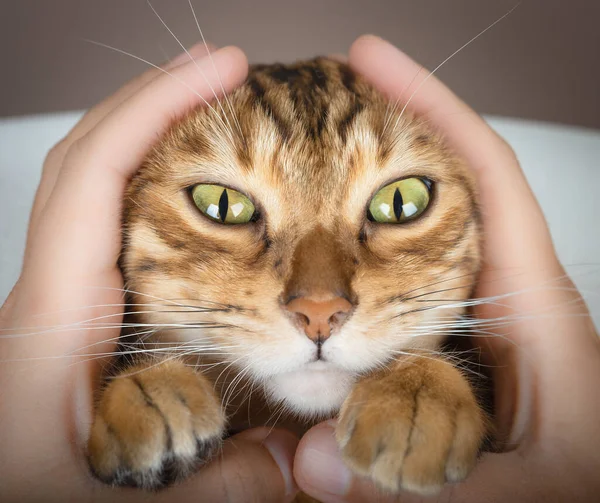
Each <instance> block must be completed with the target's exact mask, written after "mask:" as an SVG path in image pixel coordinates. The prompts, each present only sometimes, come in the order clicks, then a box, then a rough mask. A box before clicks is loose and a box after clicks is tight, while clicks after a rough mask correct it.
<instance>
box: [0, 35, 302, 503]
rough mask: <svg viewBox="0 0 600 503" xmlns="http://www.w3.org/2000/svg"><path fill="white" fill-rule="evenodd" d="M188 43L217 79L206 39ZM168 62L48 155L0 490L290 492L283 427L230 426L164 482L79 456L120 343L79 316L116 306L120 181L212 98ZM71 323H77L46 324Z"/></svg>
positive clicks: (195, 75)
mask: <svg viewBox="0 0 600 503" xmlns="http://www.w3.org/2000/svg"><path fill="white" fill-rule="evenodd" d="M190 53H191V54H192V55H193V56H194V58H197V63H198V66H199V67H200V68H201V69H202V70H203V73H204V74H205V75H206V76H207V77H208V79H209V81H210V83H211V86H212V88H213V89H220V84H219V81H218V79H217V77H216V75H215V73H214V71H213V68H212V63H211V62H210V60H209V59H208V58H206V57H205V56H206V51H205V49H204V47H203V46H196V47H194V48H192V49H191V50H190ZM213 59H214V62H215V65H216V67H217V69H218V73H219V75H220V77H221V78H222V80H223V85H224V87H225V90H226V91H229V90H231V89H233V88H235V87H236V86H238V85H239V84H241V83H242V82H243V81H244V79H245V77H246V73H247V66H248V65H247V61H246V58H245V56H244V54H243V53H242V52H241V51H240V50H239V49H236V48H224V49H221V50H219V51H216V52H214V53H213ZM166 70H167V71H169V72H170V73H171V74H172V75H173V76H174V77H175V78H172V77H171V76H168V75H166V74H164V73H163V72H161V71H159V70H151V71H149V72H146V73H145V74H143V75H142V76H140V77H138V78H137V79H135V80H134V81H132V82H130V83H129V84H127V85H126V86H125V87H123V88H122V89H120V90H119V91H118V92H117V93H115V94H114V95H113V96H111V97H110V98H108V99H106V100H105V101H103V102H102V103H100V104H99V105H97V106H96V107H94V108H93V109H91V110H90V111H89V112H88V113H87V114H86V115H85V117H84V118H83V119H82V120H81V121H80V122H79V124H77V125H76V126H75V128H74V129H73V130H72V131H71V132H70V133H69V134H68V135H67V137H66V138H65V139H64V140H63V141H61V142H60V143H59V144H58V145H57V146H56V147H54V148H53V149H52V151H51V152H50V153H49V154H48V157H47V159H46V161H45V163H44V168H43V173H42V179H41V183H40V186H39V189H38V191H37V194H36V198H35V203H34V207H33V211H32V214H31V220H30V226H29V233H28V238H27V246H26V252H25V258H24V266H23V270H22V273H21V276H20V278H19V280H18V282H17V284H16V285H15V288H14V289H13V291H12V293H11V295H10V296H9V298H8V299H7V301H6V303H5V305H4V306H3V307H2V310H1V311H0V330H1V331H0V361H1V362H2V364H1V365H0V383H1V385H0V390H1V391H0V446H2V447H1V448H0V473H1V474H2V476H1V479H2V482H1V483H0V501H7V502H8V501H98V502H101V501H110V502H112V503H117V502H119V501H128V502H129V501H199V500H201V501H235V502H242V503H243V502H244V501H261V502H262V501H264V502H277V503H279V502H282V501H283V502H285V501H291V500H292V499H293V497H294V494H295V493H296V487H295V485H294V483H293V478H292V475H291V470H292V468H291V467H292V459H293V454H294V451H295V448H296V446H297V443H298V440H297V438H296V437H294V436H293V435H292V434H291V433H288V432H285V431H281V430H273V431H270V430H268V429H266V428H264V429H255V430H249V431H246V432H243V433H241V434H239V435H236V436H234V437H232V438H231V439H229V440H227V441H226V442H225V444H224V446H223V449H222V453H221V455H220V456H218V457H217V458H216V459H215V461H214V462H213V463H211V464H210V465H209V466H207V467H205V468H204V469H203V470H201V471H200V472H199V473H197V474H196V475H195V476H193V477H191V478H190V479H188V480H186V481H184V482H183V483H181V484H178V485H177V486H175V487H173V488H171V489H169V490H168V491H164V492H161V493H145V492H143V491H139V490H132V489H123V488H116V489H113V488H109V487H108V486H105V485H104V484H102V483H101V482H99V481H97V480H96V479H94V478H93V477H92V475H91V474H90V472H89V469H88V467H87V464H86V461H85V456H84V448H83V446H84V445H85V441H86V439H87V436H88V431H89V427H90V425H91V422H92V414H93V394H94V389H95V388H96V387H97V385H98V383H99V380H100V372H101V366H100V361H101V359H102V358H101V357H102V356H103V355H105V354H110V353H111V352H112V351H113V350H114V348H115V341H116V338H118V336H119V329H118V328H114V329H102V330H93V329H92V328H90V326H89V325H88V327H82V326H81V322H82V321H84V320H91V319H93V318H98V317H100V316H107V318H102V319H103V320H105V321H111V322H115V323H119V322H120V319H121V311H122V302H123V296H122V287H123V281H122V277H121V274H120V271H119V268H118V266H117V259H118V255H119V250H120V247H121V242H120V223H121V222H120V214H121V199H122V197H123V191H124V189H125V187H126V184H127V181H128V179H129V178H130V177H131V175H132V174H133V173H134V171H135V170H136V168H137V167H138V166H139V165H140V164H141V162H142V160H143V158H144V156H145V155H146V154H147V152H148V150H149V149H150V147H151V145H152V144H153V143H154V142H155V141H156V140H157V139H158V138H159V137H160V135H161V133H162V132H163V131H165V130H166V128H167V127H168V126H169V124H170V123H171V121H172V120H173V118H174V117H177V116H181V115H182V114H184V113H185V112H186V111H187V110H189V109H190V108H192V107H194V106H197V105H199V104H202V102H203V101H202V99H201V98H200V97H199V96H198V95H197V94H199V95H201V96H204V97H205V99H206V100H212V98H213V94H212V91H211V90H210V87H209V86H208V84H207V82H206V81H205V79H204V78H203V77H202V75H201V73H200V72H199V71H198V68H197V67H196V65H195V64H194V63H192V62H190V61H189V59H188V56H187V55H186V54H183V55H182V56H180V57H178V58H176V59H175V60H173V61H172V62H171V63H169V64H168V66H167V67H166ZM182 82H185V83H186V84H187V85H188V86H189V88H188V87H186V86H185V85H182ZM190 88H191V89H192V90H193V91H194V92H192V91H191V90H190ZM196 93H197V94H196ZM78 323H79V324H78ZM68 324H75V325H72V326H71V327H69V328H68V329H61V328H58V329H55V330H54V331H48V330H46V329H45V328H43V327H61V326H62V327H64V325H68ZM74 352H77V354H78V355H82V354H85V355H86V356H77V355H74V354H73V353H74Z"/></svg>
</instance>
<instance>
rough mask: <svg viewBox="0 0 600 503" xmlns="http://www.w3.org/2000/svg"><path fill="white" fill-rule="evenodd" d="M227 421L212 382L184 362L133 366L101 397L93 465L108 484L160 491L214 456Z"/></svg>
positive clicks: (91, 457)
mask: <svg viewBox="0 0 600 503" xmlns="http://www.w3.org/2000/svg"><path fill="white" fill-rule="evenodd" d="M225 422H226V421H225V417H224V415H223V411H222V409H221V405H220V403H219V401H218V399H217V397H216V395H215V392H214V391H213V389H212V386H211V385H210V383H209V382H208V381H207V380H206V379H205V378H204V377H203V376H202V375H200V374H198V373H196V372H194V371H193V370H192V369H190V368H188V367H186V366H185V365H184V364H183V363H181V362H178V361H169V362H164V363H160V364H158V365H156V364H155V365H154V366H147V367H144V366H136V367H131V368H128V369H127V370H126V371H124V372H122V373H121V374H120V375H118V376H116V377H114V378H113V379H112V380H111V381H110V382H109V384H108V386H107V387H106V388H105V389H104V391H103V394H102V396H101V397H100V401H99V403H98V407H97V410H96V417H95V419H94V424H93V425H92V429H91V432H90V439H89V441H88V460H89V464H90V467H91V469H92V472H93V474H94V475H95V476H96V477H97V478H99V479H100V480H102V481H103V482H105V483H108V484H111V485H118V486H133V487H142V488H145V489H159V488H161V487H165V486H167V485H169V484H171V483H173V482H175V481H176V480H179V479H182V478H184V477H186V476H187V475H189V474H190V473H192V472H194V471H195V470H197V469H198V468H199V466H201V465H202V464H203V463H204V462H206V461H207V460H208V459H209V458H210V457H211V455H212V454H213V453H214V451H215V450H216V449H217V448H218V447H219V446H220V443H221V439H222V437H223V434H224V432H225Z"/></svg>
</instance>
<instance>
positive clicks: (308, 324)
mask: <svg viewBox="0 0 600 503" xmlns="http://www.w3.org/2000/svg"><path fill="white" fill-rule="evenodd" d="M287 309H288V311H290V312H292V313H296V314H297V316H298V319H299V320H300V322H301V323H303V325H304V333H305V334H306V336H307V337H308V338H309V339H311V340H312V341H314V342H323V341H325V340H326V339H327V338H329V336H330V335H331V328H332V327H339V326H340V325H342V324H343V323H344V321H345V320H346V318H347V317H348V313H350V311H351V310H352V304H350V302H349V301H347V300H346V299H344V298H343V297H334V298H333V299H331V300H327V301H315V300H311V299H309V298H306V297H298V298H297V299H294V300H292V301H291V302H289V303H288V304H287Z"/></svg>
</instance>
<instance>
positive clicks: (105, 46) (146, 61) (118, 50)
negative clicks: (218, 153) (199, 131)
mask: <svg viewBox="0 0 600 503" xmlns="http://www.w3.org/2000/svg"><path fill="white" fill-rule="evenodd" d="M84 40H85V41H86V42H89V43H90V44H94V45H97V46H99V47H104V48H105V49H110V50H111V51H115V52H118V53H119V54H123V55H124V56H129V57H130V58H133V59H136V60H138V61H140V62H142V63H145V64H147V65H149V66H151V67H152V68H155V69H156V70H158V71H160V72H162V73H164V74H165V75H168V76H169V77H171V78H173V79H174V80H176V81H177V82H178V83H179V84H181V85H182V86H184V87H185V88H186V89H188V90H189V91H190V92H192V93H193V94H194V95H196V96H197V97H198V98H200V99H201V100H202V102H203V103H204V105H206V107H207V108H209V109H210V110H211V111H212V112H213V113H214V114H215V116H216V118H217V119H218V120H219V121H220V122H221V123H222V125H223V127H224V128H225V129H227V124H226V123H225V121H223V119H222V118H221V116H220V114H219V113H218V112H217V111H216V110H215V109H214V108H213V107H212V106H211V105H210V103H209V102H208V101H207V100H206V99H205V98H204V96H202V95H201V94H200V93H199V92H198V91H196V90H195V89H194V88H193V87H192V86H190V85H189V84H188V83H187V82H185V81H184V80H182V79H180V78H179V77H177V76H175V75H174V74H173V73H171V72H169V71H168V70H165V69H164V68H161V67H160V66H158V65H155V64H154V63H152V62H150V61H148V60H147V59H144V58H142V57H140V56H136V55H135V54H132V53H130V52H127V51H124V50H123V49H119V48H118V47H113V46H111V45H108V44H104V43H102V42H97V41H96V40H90V39H87V38H86V39H84ZM227 130H228V129H227Z"/></svg>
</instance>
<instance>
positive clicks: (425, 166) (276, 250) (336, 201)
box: [89, 58, 484, 493]
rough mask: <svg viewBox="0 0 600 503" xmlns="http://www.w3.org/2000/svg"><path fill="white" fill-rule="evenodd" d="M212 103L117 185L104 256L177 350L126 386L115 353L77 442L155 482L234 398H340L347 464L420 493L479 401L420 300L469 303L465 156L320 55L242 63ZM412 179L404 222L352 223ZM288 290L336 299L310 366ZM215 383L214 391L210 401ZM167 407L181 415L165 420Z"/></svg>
mask: <svg viewBox="0 0 600 503" xmlns="http://www.w3.org/2000/svg"><path fill="white" fill-rule="evenodd" d="M228 100H229V101H228V102H227V103H226V102H222V108H221V107H220V106H219V105H218V104H216V103H215V104H213V108H212V109H209V108H206V107H201V108H198V109H197V110H194V111H193V112H192V113H190V114H189V115H188V116H187V117H186V118H185V119H183V120H181V121H179V122H177V123H176V124H174V125H173V127H172V128H171V130H170V131H169V132H168V134H167V135H166V136H165V137H164V138H162V139H161V141H160V142H159V143H158V145H157V146H156V147H155V148H154V150H153V151H152V153H151V154H150V155H149V157H148V158H147V160H146V162H145V163H144V165H143V166H142V167H141V169H140V170H139V172H138V173H137V174H136V175H135V177H134V178H133V180H132V181H131V184H130V186H129V189H128V190H127V194H126V197H125V211H124V217H123V218H124V220H123V233H124V249H123V256H122V270H123V274H124V277H125V280H126V286H127V288H128V289H129V291H130V292H133V293H131V294H130V301H131V304H132V306H133V308H134V309H135V310H137V311H138V313H137V314H136V315H135V316H134V318H133V321H134V322H135V323H139V324H140V328H138V329H137V331H138V332H142V334H143V335H141V336H140V339H143V341H144V342H145V344H146V346H145V347H146V348H148V353H149V354H150V355H155V354H157V353H152V352H151V350H153V349H154V350H156V349H157V348H164V347H165V343H166V344H167V345H169V344H170V345H173V347H174V348H173V353H172V356H175V357H177V358H176V359H175V360H173V359H171V360H169V363H168V364H166V366H165V364H162V365H161V364H159V365H158V366H156V365H157V363H160V362H158V361H157V359H156V358H152V357H148V356H146V359H145V360H144V363H142V364H141V363H139V362H136V363H135V365H136V367H134V368H135V369H137V371H139V366H140V365H142V367H143V366H146V367H150V370H148V371H147V373H148V375H153V373H156V372H157V370H156V369H157V368H158V369H161V368H164V369H165V370H164V371H163V370H160V371H158V372H162V374H161V376H162V377H159V378H157V379H158V380H157V381H156V382H155V384H156V386H160V389H158V388H157V389H156V390H154V391H149V390H148V389H146V388H144V387H143V386H140V385H139V382H143V380H144V379H145V377H144V374H145V373H146V372H144V371H139V372H136V373H134V374H135V375H138V376H139V377H138V378H135V377H134V376H133V375H132V373H131V368H125V369H123V370H121V374H120V375H119V376H117V377H119V378H120V379H115V380H113V381H112V384H111V385H110V386H108V387H107V388H106V389H105V391H104V394H103V396H102V397H101V399H100V401H99V406H98V411H97V420H96V423H95V425H94V428H93V429H92V437H91V440H90V444H89V445H90V451H91V456H90V459H91V462H92V466H93V468H94V469H95V470H96V472H97V473H101V474H102V478H103V479H104V480H108V481H109V482H113V483H133V484H134V485H141V486H143V487H151V488H154V487H160V486H162V485H164V484H166V483H168V482H169V481H170V480H172V479H173V478H177V477H166V476H165V472H166V470H167V467H168V468H169V470H171V471H172V470H173V466H175V467H177V466H181V467H182V468H181V470H180V471H181V472H182V473H188V472H189V470H190V469H191V468H190V467H191V466H192V465H193V462H192V460H194V459H197V458H198V453H201V454H202V455H203V456H204V457H206V455H208V454H209V451H210V449H209V450H206V449H204V447H203V446H204V443H203V440H202V439H208V440H210V442H212V444H210V442H209V444H210V445H213V444H215V443H218V441H219V439H220V438H221V436H222V435H223V432H224V431H225V417H226V416H228V417H229V425H230V427H233V428H236V427H237V426H239V425H244V426H247V424H244V423H242V422H240V421H239V420H238V419H239V416H240V415H239V414H238V415H236V414H235V411H236V410H238V409H239V404H240V397H242V398H245V397H247V396H248V395H249V393H248V391H249V390H250V389H251V390H253V391H254V393H253V395H252V396H254V397H256V398H254V399H253V400H255V401H257V402H258V404H257V407H253V406H250V405H248V410H249V411H251V410H257V411H258V410H259V409H261V408H264V406H262V405H260V404H261V402H262V401H263V400H264V401H266V402H267V403H268V404H271V406H272V404H281V405H282V406H283V408H282V409H281V410H282V411H283V412H284V414H283V415H282V416H281V418H290V417H296V418H297V417H299V418H301V419H302V420H303V421H305V424H310V421H314V420H315V419H317V418H319V417H327V416H333V415H336V414H337V413H338V411H339V410H340V409H341V417H340V426H339V428H338V440H339V443H340V446H341V448H342V452H343V455H344V457H345V459H346V460H347V462H348V464H349V466H351V467H352V468H353V469H354V470H355V471H356V472H357V473H359V474H363V475H365V476H369V477H371V478H372V479H373V480H374V481H375V482H376V483H377V484H378V485H379V486H380V487H382V488H384V489H387V490H390V491H398V490H400V489H401V488H407V489H410V490H413V491H416V492H420V493H430V492H434V491H436V490H438V489H439V488H440V486H441V484H443V483H444V481H445V480H451V481H454V480H461V479H462V478H464V477H465V476H466V474H467V473H468V471H469V469H470V468H471V467H472V465H473V463H474V460H475V457H476V454H477V451H478V449H479V446H480V443H481V439H482V437H483V434H484V427H483V415H482V412H481V411H480V408H479V407H478V406H477V404H476V401H475V399H474V397H473V393H472V392H471V390H470V387H469V386H468V383H467V381H466V379H465V377H464V376H463V375H462V373H461V372H460V371H459V370H457V369H456V368H455V367H453V366H452V365H451V364H450V363H449V361H447V360H445V359H444V358H443V357H441V356H438V355H437V353H435V351H436V350H438V349H439V347H440V345H441V343H442V342H443V340H444V338H445V334H443V333H441V332H440V331H435V330H432V331H431V332H428V331H427V330H426V329H425V328H424V327H427V326H429V325H434V324H435V323H436V322H438V321H439V320H440V319H442V318H443V319H444V320H448V319H451V318H452V317H453V316H458V315H460V314H461V313H462V311H463V308H461V307H460V305H457V306H456V307H448V306H447V305H446V307H445V308H444V309H430V308H432V307H433V306H435V305H437V304H439V302H438V303H437V304H436V302H434V300H435V299H443V300H444V302H445V303H446V304H448V303H451V302H452V301H454V300H456V301H457V302H459V301H462V300H464V299H467V298H468V296H469V294H470V292H471V290H472V283H473V281H474V278H475V274H476V273H477V271H478V268H479V260H480V253H479V236H480V229H479V215H478V207H477V197H476V192H475V185H474V181H473V178H472V176H471V174H470V173H469V170H468V169H467V167H465V166H464V164H463V163H462V162H461V161H460V160H459V159H458V158H457V157H455V156H454V155H453V154H452V152H451V151H450V150H449V149H448V148H447V147H446V146H445V145H444V143H443V141H442V139H441V138H439V137H438V136H437V135H436V134H435V133H433V132H432V131H431V130H430V129H429V128H428V127H427V124H426V123H424V122H422V121H420V120H419V119H417V118H413V117H411V116H410V115H409V114H408V113H404V114H402V115H401V114H400V112H399V110H398V107H395V106H394V104H393V103H389V102H388V101H387V100H386V98H385V97H384V96H382V95H381V94H380V93H378V92H377V91H376V90H374V89H373V88H372V87H371V86H370V85H369V84H368V83H366V82H365V81H364V80H363V79H362V78H360V77H359V76H357V75H356V74H355V73H354V72H353V71H352V70H351V69H350V68H349V67H348V66H347V65H345V64H342V63H339V62H336V61H332V60H329V59H325V58H318V59H315V60H311V61H306V62H300V63H296V64H293V65H261V66H255V67H253V68H252V69H251V72H250V75H249V77H248V80H247V82H246V84H245V85H243V86H242V87H241V88H239V89H238V90H236V91H235V92H234V93H232V94H231V95H230V96H229V97H228ZM414 176H419V177H426V178H428V179H430V180H432V181H433V187H432V201H431V203H430V205H429V207H428V209H427V210H426V211H425V213H424V214H423V215H422V216H421V217H420V218H418V219H416V220H414V221H412V222H408V223H406V224H403V225H391V224H376V223H374V222H371V221H369V220H368V219H367V211H366V208H367V206H368V204H369V202H370V200H371V198H372V197H373V195H374V194H375V193H376V192H377V191H378V189H380V188H381V187H383V186H385V185H387V184H388V183H390V182H393V181H395V180H398V179H401V178H404V177H414ZM197 183H211V184H218V185H223V186H226V187H229V188H232V189H234V190H237V191H239V192H242V193H243V194H245V195H247V196H248V197H249V198H250V199H251V200H252V201H253V202H254V204H255V206H256V208H257V216H256V219H255V220H254V221H252V222H250V223H248V224H244V225H238V226H226V225H220V224H219V223H216V222H214V221H210V220H209V219H208V218H206V217H204V216H203V215H202V214H201V213H200V212H199V211H198V209H197V208H196V207H195V206H194V204H193V202H192V200H191V197H190V193H189V189H190V187H192V186H193V185H194V184H197ZM438 291H442V292H443V293H437V294H436V293H435V292H438ZM306 292H313V293H314V292H317V293H318V294H319V295H322V296H324V297H327V295H337V296H342V297H344V298H346V299H348V300H349V301H350V302H351V303H352V305H353V310H352V312H351V315H350V317H349V318H348V319H347V320H346V322H345V323H344V324H343V326H341V327H340V328H339V329H338V330H336V331H334V333H333V335H332V336H331V337H330V338H329V339H328V340H327V341H326V342H325V343H324V344H323V346H322V347H321V348H320V354H322V358H321V359H319V360H317V361H315V344H314V343H313V341H311V340H309V338H307V337H306V336H305V335H304V333H303V332H302V330H301V329H300V328H299V327H298V326H297V324H295V323H294V320H293V319H292V318H290V316H289V313H288V312H286V310H285V309H283V306H284V305H285V304H286V302H287V301H289V300H290V299H292V298H295V297H298V296H302V295H305V294H306ZM432 299H433V300H432ZM146 327H150V329H148V328H146ZM136 347H139V346H136ZM403 353H408V356H406V355H404V354H403ZM158 354H161V355H163V354H164V353H158ZM183 355H184V356H183ZM190 364H192V366H190ZM186 365H187V366H186ZM153 366H154V367H153ZM166 369H171V370H170V372H168V374H169V377H167V376H166V375H165V372H166ZM190 373H193V374H195V377H194V379H196V381H197V383H196V385H192V384H191V383H193V382H194V379H192V377H191V376H190ZM135 379H139V381H138V383H136V381H135ZM120 380H121V381H122V382H121V383H119V381H120ZM128 380H129V381H132V382H130V383H129V384H124V383H125V382H126V381H128ZM190 386H192V388H194V387H196V391H191V390H190ZM125 387H126V388H127V389H128V390H129V391H126V390H125V389H124V388H125ZM142 388H143V389H142ZM152 389H154V388H152ZM240 389H241V392H240V393H237V396H236V392H238V391H240ZM129 393H130V394H129ZM152 393H155V394H157V396H156V397H154V395H153V394H152ZM169 393H171V394H174V395H175V396H179V395H181V393H184V394H185V393H189V394H191V395H194V396H195V394H198V393H203V394H205V395H206V397H205V400H206V401H207V403H210V404H211V405H207V406H205V407H200V408H199V409H192V408H191V407H189V403H188V402H187V400H184V401H182V400H177V399H174V398H172V397H171V398H166V397H165V396H166V395H168V394H169ZM217 395H219V396H220V400H221V401H222V402H223V405H222V406H218V407H215V406H214V403H215V402H214V400H216V398H215V397H216V396H217ZM132 397H135V398H132ZM159 397H161V398H159ZM198 400H200V399H198ZM200 402H201V400H200ZM200 402H199V403H200ZM225 402H227V403H225ZM185 404H187V405H185ZM231 404H233V405H235V406H231ZM390 404H394V407H391V405H390ZM228 405H229V407H227V406H228ZM186 407H187V408H186ZM388 409H389V410H388ZM267 410H269V409H267ZM270 410H274V408H272V409H270ZM140 411H142V412H140ZM182 411H187V412H185V414H187V416H186V417H189V418H190V419H189V420H188V422H187V423H185V425H183V426H182V424H183V423H181V422H177V421H176V419H177V418H178V417H180V416H181V414H183V412H182ZM417 411H418V412H417ZM243 412H244V413H243V414H242V416H244V417H247V416H248V413H247V412H246V410H245V409H244V411H243ZM144 414H148V415H150V416H152V417H153V420H152V421H154V422H153V423H152V424H156V427H155V428H154V429H153V428H152V427H150V426H148V428H145V429H144V430H143V434H141V433H140V431H139V430H136V431H138V436H137V437H136V438H135V439H132V438H130V437H129V435H130V434H129V433H127V432H126V431H125V430H126V428H125V429H124V428H121V427H120V426H119V424H118V423H119V422H120V421H137V420H139V421H144V422H145V423H146V422H149V421H150V420H148V421H145V420H143V419H134V418H138V417H141V416H143V415H144ZM207 415H208V416H211V417H210V418H208V420H207V418H206V417H204V416H207ZM250 415H251V416H252V414H250ZM260 421H261V416H260V414H259V413H258V412H257V413H256V415H255V416H254V424H257V423H260ZM383 423H385V425H386V428H385V429H384V428H382V427H381V425H382V424H383ZM198 424H206V429H205V430H203V429H202V427H200V426H197V425H198ZM176 428H184V429H185V431H186V432H187V433H186V435H187V436H186V435H183V436H181V438H184V437H185V438H188V440H189V441H188V445H187V446H186V449H187V450H186V449H183V448H181V449H183V451H185V453H186V454H185V456H183V455H181V454H179V452H180V451H181V452H183V451H182V450H181V449H180V451H177V450H176V449H175V447H174V446H175V443H174V439H175V437H176V436H177V435H178V434H177V433H176V432H175V431H174V430H175V429H176ZM116 431H118V432H120V433H119V434H118V435H116V434H115V432H116ZM165 431H170V432H171V433H170V435H171V441H170V442H169V441H167V440H168V438H169V437H168V436H167V437H165ZM384 432H387V433H384ZM429 432H431V434H429ZM159 439H161V440H160V441H159ZM165 439H167V440H165ZM192 439H193V440H192ZM149 446H155V447H149ZM157 446H160V447H157ZM409 451H410V453H411V454H410V456H409V455H408V454H407V452H409ZM115 452H117V453H118V454H114V453H115ZM451 453H456V454H451ZM110 456H112V458H111V459H112V460H113V461H111V463H112V464H111V463H107V459H108V458H109V457H110ZM182 456H183V457H182ZM186 456H187V457H186ZM382 456H383V457H382ZM411 456H412V457H411ZM183 458H185V459H183ZM150 459H152V460H153V461H152V463H150V461H149V460H150ZM182 459H183V461H184V462H179V464H178V462H174V460H175V461H177V460H179V461H181V460H182ZM391 459H394V460H395V461H393V462H392V461H389V462H384V461H383V460H391ZM411 459H414V460H417V461H415V462H414V463H412V464H409V465H406V464H405V462H404V461H403V460H406V461H407V462H408V461H409V460H411ZM149 463H150V464H151V468H148V466H150V464H149ZM373 467H377V468H373ZM176 471H177V470H176ZM404 472H406V473H410V474H411V475H410V476H403V473H404ZM176 475H177V474H176Z"/></svg>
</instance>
